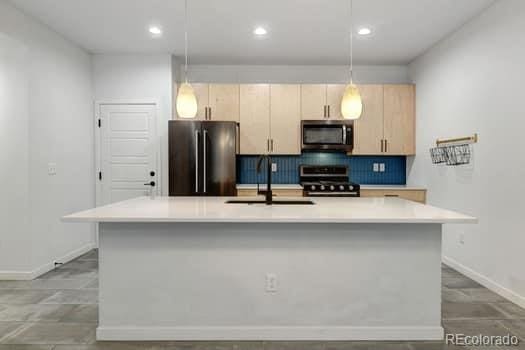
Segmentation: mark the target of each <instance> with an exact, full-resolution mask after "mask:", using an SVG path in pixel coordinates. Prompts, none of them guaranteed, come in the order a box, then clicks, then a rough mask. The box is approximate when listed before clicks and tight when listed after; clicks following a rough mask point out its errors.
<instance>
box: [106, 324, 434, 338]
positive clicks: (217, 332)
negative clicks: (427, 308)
mask: <svg viewBox="0 0 525 350" xmlns="http://www.w3.org/2000/svg"><path fill="white" fill-rule="evenodd" d="M443 334H444V331H443V328H442V327H440V326H439V327H330V326H327V327H265V326H260V327H103V326H99V327H98V328H97V340H101V341H104V340H106V341H124V340H129V341H176V340H180V341H192V340H193V341H211V340H217V341H218V340H231V341H233V340H238V341H243V340H244V341H247V340H281V341H283V340H287V341H292V340H325V341H342V340H399V341H408V340H442V339H443Z"/></svg>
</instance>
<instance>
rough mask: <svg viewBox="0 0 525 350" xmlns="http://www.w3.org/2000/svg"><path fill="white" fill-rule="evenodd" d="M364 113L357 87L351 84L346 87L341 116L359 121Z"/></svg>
mask: <svg viewBox="0 0 525 350" xmlns="http://www.w3.org/2000/svg"><path fill="white" fill-rule="evenodd" d="M361 113H363V101H362V100H361V94H359V90H358V89H357V86H355V85H354V84H349V85H347V86H346V89H345V93H344V95H343V100H342V101H341V114H342V115H343V118H345V119H352V120H354V119H359V117H361Z"/></svg>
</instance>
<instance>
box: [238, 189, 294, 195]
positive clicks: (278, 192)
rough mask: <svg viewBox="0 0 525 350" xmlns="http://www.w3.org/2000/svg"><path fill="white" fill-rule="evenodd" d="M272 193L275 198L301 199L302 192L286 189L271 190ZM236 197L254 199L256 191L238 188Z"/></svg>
mask: <svg viewBox="0 0 525 350" xmlns="http://www.w3.org/2000/svg"><path fill="white" fill-rule="evenodd" d="M272 193H273V195H274V196H276V197H302V196H303V190H301V189H288V188H275V189H274V188H272ZM237 196H238V197H255V196H257V190H256V189H251V188H239V189H237Z"/></svg>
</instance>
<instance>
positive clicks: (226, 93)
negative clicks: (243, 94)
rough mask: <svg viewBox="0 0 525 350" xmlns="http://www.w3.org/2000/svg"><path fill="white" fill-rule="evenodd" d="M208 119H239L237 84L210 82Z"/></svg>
mask: <svg viewBox="0 0 525 350" xmlns="http://www.w3.org/2000/svg"><path fill="white" fill-rule="evenodd" d="M209 106H210V113H211V118H210V120H217V121H233V122H238V121H239V85H238V84H210V103H209Z"/></svg>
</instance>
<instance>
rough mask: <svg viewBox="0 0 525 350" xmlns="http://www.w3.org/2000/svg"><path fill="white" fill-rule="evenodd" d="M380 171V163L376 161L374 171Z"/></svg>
mask: <svg viewBox="0 0 525 350" xmlns="http://www.w3.org/2000/svg"><path fill="white" fill-rule="evenodd" d="M378 171H379V164H378V163H374V173H377V172H378Z"/></svg>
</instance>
